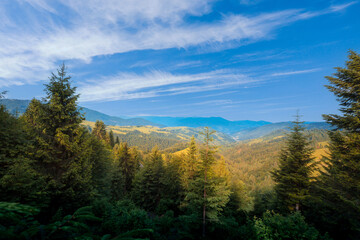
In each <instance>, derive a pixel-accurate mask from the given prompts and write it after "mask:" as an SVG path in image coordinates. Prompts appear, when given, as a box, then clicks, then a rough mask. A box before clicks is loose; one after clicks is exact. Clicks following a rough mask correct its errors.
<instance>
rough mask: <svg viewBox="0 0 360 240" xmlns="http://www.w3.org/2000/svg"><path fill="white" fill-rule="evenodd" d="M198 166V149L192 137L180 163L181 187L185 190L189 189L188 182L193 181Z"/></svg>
mask: <svg viewBox="0 0 360 240" xmlns="http://www.w3.org/2000/svg"><path fill="white" fill-rule="evenodd" d="M198 165H199V161H198V149H197V146H196V141H195V137H194V136H192V137H191V140H190V142H189V146H188V149H187V152H186V155H185V156H184V157H183V163H182V171H183V185H184V187H185V188H186V189H187V188H188V187H189V182H190V181H192V180H193V179H194V177H195V173H196V172H197V171H198Z"/></svg>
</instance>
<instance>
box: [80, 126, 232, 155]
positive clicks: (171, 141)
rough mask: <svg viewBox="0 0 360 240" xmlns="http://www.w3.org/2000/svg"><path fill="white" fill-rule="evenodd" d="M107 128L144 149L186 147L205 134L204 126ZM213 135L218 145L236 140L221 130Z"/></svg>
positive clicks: (123, 139)
mask: <svg viewBox="0 0 360 240" xmlns="http://www.w3.org/2000/svg"><path fill="white" fill-rule="evenodd" d="M83 125H85V126H88V127H89V128H90V129H91V128H93V127H94V122H89V121H84V122H83ZM107 130H108V131H110V130H112V131H113V133H114V136H115V137H116V136H117V137H119V140H120V141H121V142H127V143H128V144H129V145H130V146H137V147H138V148H139V149H141V150H144V151H149V150H151V149H152V148H153V147H155V146H158V147H159V148H160V149H161V150H165V149H167V148H171V147H174V145H179V146H181V147H180V148H184V146H186V144H187V143H188V142H189V141H190V139H191V137H192V136H194V137H195V139H196V140H197V141H199V142H201V141H202V140H203V136H202V135H200V134H199V132H201V131H202V130H203V128H189V127H165V128H159V127H155V126H111V125H108V126H107ZM213 137H214V144H216V145H227V144H231V143H234V142H235V140H234V139H233V138H232V137H231V136H229V135H227V134H224V133H221V132H216V133H215V134H214V136H213Z"/></svg>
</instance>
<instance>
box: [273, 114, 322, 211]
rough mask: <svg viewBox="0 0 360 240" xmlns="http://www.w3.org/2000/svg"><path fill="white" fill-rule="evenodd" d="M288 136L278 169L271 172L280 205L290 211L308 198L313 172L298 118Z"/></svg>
mask: <svg viewBox="0 0 360 240" xmlns="http://www.w3.org/2000/svg"><path fill="white" fill-rule="evenodd" d="M294 124H295V125H294V126H293V128H292V131H291V133H290V134H289V135H288V139H287V145H286V147H285V148H284V149H283V150H282V152H281V155H280V159H279V160H280V163H279V169H277V170H275V171H273V172H272V176H273V179H274V181H275V182H276V185H275V191H276V194H277V197H278V198H279V201H280V204H281V205H283V207H284V208H285V209H288V210H290V211H294V210H297V211H298V210H299V209H300V207H302V205H303V202H304V200H305V199H306V198H307V197H309V188H310V179H311V174H312V172H313V170H314V164H315V163H314V158H313V157H312V153H313V150H312V149H311V148H310V147H309V143H308V142H307V140H306V137H305V136H304V134H303V132H302V131H303V130H304V128H303V127H302V126H301V122H300V121H299V117H298V116H297V119H296V121H295V122H294Z"/></svg>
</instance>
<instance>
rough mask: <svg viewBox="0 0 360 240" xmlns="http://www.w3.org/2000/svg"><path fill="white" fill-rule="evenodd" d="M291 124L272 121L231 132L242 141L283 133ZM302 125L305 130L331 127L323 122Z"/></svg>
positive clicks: (236, 138) (328, 128)
mask: <svg viewBox="0 0 360 240" xmlns="http://www.w3.org/2000/svg"><path fill="white" fill-rule="evenodd" d="M292 126H293V123H292V122H280V123H272V124H267V125H264V126H260V127H256V128H250V129H244V130H242V131H239V132H237V133H235V134H232V136H233V137H234V139H235V140H237V141H242V140H249V139H256V138H261V137H266V136H268V135H272V136H277V135H284V133H285V132H287V131H289V129H290V127H292ZM303 126H304V128H305V129H306V130H313V129H325V130H330V129H331V126H330V125H329V124H327V123H325V122H305V123H304V124H303Z"/></svg>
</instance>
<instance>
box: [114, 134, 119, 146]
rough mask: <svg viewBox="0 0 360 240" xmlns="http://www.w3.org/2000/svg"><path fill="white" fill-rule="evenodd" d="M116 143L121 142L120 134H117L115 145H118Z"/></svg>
mask: <svg viewBox="0 0 360 240" xmlns="http://www.w3.org/2000/svg"><path fill="white" fill-rule="evenodd" d="M116 144H120V140H119V136H116V141H115V145H116Z"/></svg>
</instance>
